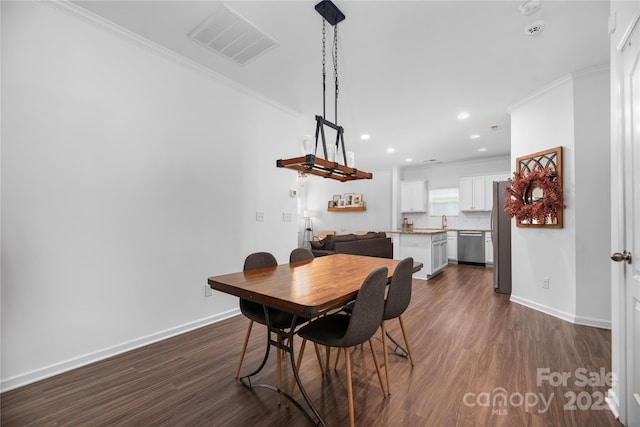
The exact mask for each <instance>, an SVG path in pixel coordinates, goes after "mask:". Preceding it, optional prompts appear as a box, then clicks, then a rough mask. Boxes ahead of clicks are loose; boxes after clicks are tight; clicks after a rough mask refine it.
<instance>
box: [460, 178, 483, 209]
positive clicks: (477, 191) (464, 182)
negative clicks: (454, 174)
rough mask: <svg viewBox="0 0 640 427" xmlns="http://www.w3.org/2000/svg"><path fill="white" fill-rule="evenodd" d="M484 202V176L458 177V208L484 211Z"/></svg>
mask: <svg viewBox="0 0 640 427" xmlns="http://www.w3.org/2000/svg"><path fill="white" fill-rule="evenodd" d="M485 203H486V200H485V184H484V176H465V177H462V178H460V210H461V211H484V210H486V207H485Z"/></svg>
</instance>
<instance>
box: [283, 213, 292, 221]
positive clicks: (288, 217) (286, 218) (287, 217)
mask: <svg viewBox="0 0 640 427" xmlns="http://www.w3.org/2000/svg"><path fill="white" fill-rule="evenodd" d="M282 222H291V212H282Z"/></svg>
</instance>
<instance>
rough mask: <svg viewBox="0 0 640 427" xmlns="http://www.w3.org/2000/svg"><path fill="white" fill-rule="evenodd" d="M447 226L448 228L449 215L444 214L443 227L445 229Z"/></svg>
mask: <svg viewBox="0 0 640 427" xmlns="http://www.w3.org/2000/svg"><path fill="white" fill-rule="evenodd" d="M445 228H447V216H446V215H442V229H443V230H444V229H445Z"/></svg>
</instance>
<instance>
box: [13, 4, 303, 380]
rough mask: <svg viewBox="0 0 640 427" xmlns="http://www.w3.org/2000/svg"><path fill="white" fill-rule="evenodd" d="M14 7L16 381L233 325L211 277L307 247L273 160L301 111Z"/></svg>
mask: <svg viewBox="0 0 640 427" xmlns="http://www.w3.org/2000/svg"><path fill="white" fill-rule="evenodd" d="M1 7H2V164H1V167H2V170H1V171H2V204H1V207H2V217H1V218H2V235H1V236H2V277H1V280H2V282H1V286H2V294H1V295H2V297H1V302H2V314H1V316H2V317H1V321H2V324H1V327H2V354H1V356H2V366H1V367H2V377H1V380H2V384H1V386H2V388H3V389H4V390H6V389H9V388H12V387H15V386H17V385H20V384H23V383H26V382H30V381H33V380H35V379H38V378H41V377H44V376H48V375H51V374H53V373H55V372H59V371H62V370H67V369H70V368H73V367H75V366H77V365H81V364H84V363H87V362H90V361H93V360H96V359H99V358H102V357H106V356H108V355H111V354H114V353H117V352H120V351H125V350H128V349H130V348H133V347H136V346H139V345H143V344H146V343H148V342H150V341H153V340H157V339H161V338H163V337H166V336H168V335H171V334H175V333H179V332H181V331H184V330H187V329H189V328H193V327H197V326H199V325H202V324H206V323H208V322H212V321H215V320H218V319H221V318H223V317H225V316H229V315H231V314H234V313H235V312H236V311H237V299H235V298H233V297H230V296H227V295H224V294H220V293H214V296H213V297H209V298H205V297H204V286H205V284H206V279H207V277H209V276H212V275H216V274H222V273H227V272H231V271H237V270H240V269H241V268H242V261H243V259H244V257H245V256H246V255H247V253H249V252H251V251H254V250H269V251H271V252H273V253H274V255H276V257H277V258H278V259H279V260H280V261H281V262H285V261H286V260H287V259H288V253H289V251H290V250H291V249H292V248H293V247H295V246H296V241H295V234H296V216H295V213H296V200H295V199H294V198H290V197H289V194H288V192H289V189H293V188H295V186H296V174H295V173H293V172H290V171H285V170H281V169H277V168H276V167H275V160H276V159H277V158H279V157H281V156H283V154H286V153H283V152H280V150H279V147H281V146H282V145H283V144H284V143H285V142H286V141H297V140H298V139H299V135H300V133H301V131H300V129H299V123H298V120H299V118H298V117H297V115H295V114H293V113H291V112H289V111H286V110H284V109H279V108H276V107H275V106H274V105H273V104H269V103H267V102H265V101H263V100H260V99H258V98H257V97H255V96H252V95H250V94H248V92H246V91H242V90H239V89H238V88H234V87H231V86H229V85H226V84H223V83H221V80H219V79H216V78H214V77H212V76H211V75H207V74H206V73H205V72H203V71H198V70H197V69H196V68H195V67H191V66H189V65H188V64H186V63H185V62H180V61H178V60H177V59H175V58H171V56H170V55H168V54H166V53H164V54H159V53H158V52H157V51H155V50H154V49H153V48H150V47H149V46H145V45H144V44H143V43H140V42H132V41H131V40H130V39H128V38H127V37H126V36H123V35H119V34H116V33H115V32H114V31H113V30H109V29H105V28H102V27H100V26H98V25H96V24H95V23H91V22H88V21H87V20H84V19H80V18H78V17H77V16H74V15H73V14H72V13H70V12H68V11H66V10H63V9H60V8H58V7H55V6H52V5H50V4H43V3H38V2H2V5H1ZM247 123H251V126H247ZM258 209H259V210H263V211H265V214H266V220H265V222H263V223H256V222H255V211H256V210H258ZM283 211H288V212H292V213H293V214H294V215H293V218H294V220H293V222H290V223H283V222H282V220H281V215H282V212H283Z"/></svg>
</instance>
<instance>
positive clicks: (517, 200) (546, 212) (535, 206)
mask: <svg viewBox="0 0 640 427" xmlns="http://www.w3.org/2000/svg"><path fill="white" fill-rule="evenodd" d="M509 182H510V183H511V187H508V188H507V189H506V190H505V195H507V196H511V197H510V198H509V199H508V200H507V201H506V202H505V204H504V211H505V212H506V213H507V214H508V215H509V218H513V217H516V220H517V221H519V222H521V223H522V222H525V223H528V224H534V221H536V222H535V223H538V224H545V223H546V222H547V219H550V220H551V222H553V221H555V220H557V218H558V210H559V209H562V208H564V207H565V205H564V203H563V198H562V189H561V188H559V186H558V175H557V173H556V171H555V170H553V169H552V168H547V169H542V168H541V167H540V166H537V165H536V166H534V167H533V168H532V170H531V171H530V172H528V173H525V172H524V171H520V172H519V173H518V172H514V174H513V178H512V179H510V180H509ZM536 188H539V189H540V190H542V197H541V198H539V199H538V200H533V196H532V195H533V190H534V189H536Z"/></svg>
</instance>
